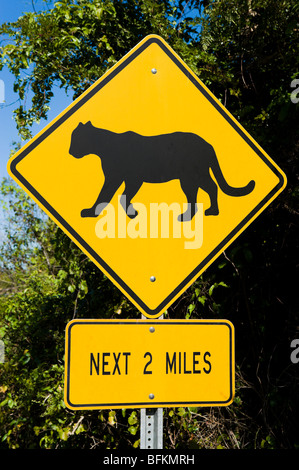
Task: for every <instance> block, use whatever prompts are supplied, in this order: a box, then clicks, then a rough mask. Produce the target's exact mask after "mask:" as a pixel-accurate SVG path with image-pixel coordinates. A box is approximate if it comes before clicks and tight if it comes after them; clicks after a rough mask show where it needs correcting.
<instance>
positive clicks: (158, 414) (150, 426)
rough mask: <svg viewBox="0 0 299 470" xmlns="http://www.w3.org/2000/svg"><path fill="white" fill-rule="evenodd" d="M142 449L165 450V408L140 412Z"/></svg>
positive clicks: (147, 409) (143, 409) (145, 409)
mask: <svg viewBox="0 0 299 470" xmlns="http://www.w3.org/2000/svg"><path fill="white" fill-rule="evenodd" d="M140 449H163V408H142V409H141V410H140Z"/></svg>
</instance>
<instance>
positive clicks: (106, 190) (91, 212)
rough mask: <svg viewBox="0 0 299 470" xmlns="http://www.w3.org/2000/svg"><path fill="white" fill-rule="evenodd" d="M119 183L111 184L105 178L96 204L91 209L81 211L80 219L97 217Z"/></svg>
mask: <svg viewBox="0 0 299 470" xmlns="http://www.w3.org/2000/svg"><path fill="white" fill-rule="evenodd" d="M121 183H122V182H121V181H118V182H116V181H114V182H113V181H111V180H108V179H107V178H106V180H105V182H104V184H103V187H102V189H101V192H100V194H99V196H98V198H97V200H96V202H95V203H94V205H93V206H92V207H89V208H87V209H83V210H82V211H81V217H98V216H99V215H100V214H101V212H102V211H103V209H104V208H105V207H106V206H107V204H109V202H110V201H111V199H112V197H113V196H114V194H115V192H116V191H117V189H118V188H119V186H120V185H121Z"/></svg>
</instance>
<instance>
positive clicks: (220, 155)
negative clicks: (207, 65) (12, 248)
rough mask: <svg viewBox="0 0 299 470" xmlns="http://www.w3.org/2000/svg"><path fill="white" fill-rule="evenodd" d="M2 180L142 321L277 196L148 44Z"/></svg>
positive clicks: (234, 132) (193, 83)
mask: <svg viewBox="0 0 299 470" xmlns="http://www.w3.org/2000/svg"><path fill="white" fill-rule="evenodd" d="M8 171H9V174H10V175H11V176H12V178H14V179H15V180H16V181H17V182H18V183H19V184H20V186H21V187H22V188H23V189H24V190H25V191H26V192H27V193H28V194H30V195H31V196H32V198H33V199H34V200H35V201H36V202H37V203H38V204H39V205H40V206H41V207H42V208H43V209H44V210H45V212H46V213H47V214H48V215H49V216H50V217H52V219H54V221H55V222H56V223H57V224H58V225H59V226H60V227H61V228H62V229H63V230H64V231H65V232H66V233H67V234H68V235H69V236H70V238H71V239H72V240H73V241H74V242H75V243H77V245H78V246H79V247H80V248H81V249H82V250H83V252H85V253H86V254H87V255H88V256H89V257H90V258H91V259H92V260H93V261H94V263H95V264H96V265H97V266H98V267H99V268H100V269H101V270H102V271H103V272H104V273H105V274H106V275H107V276H108V278H110V280H111V281H113V282H114V283H115V284H116V285H117V286H118V288H119V289H120V290H121V291H122V292H123V293H124V294H125V295H126V296H127V297H128V298H129V299H130V300H131V301H132V302H133V304H134V305H135V306H136V307H137V308H138V309H139V310H140V311H141V313H142V314H144V315H145V316H146V317H148V318H158V317H159V316H160V315H161V314H162V313H163V312H164V311H165V310H166V309H167V308H168V307H169V306H170V305H171V304H172V303H173V302H174V301H175V299H177V298H178V297H179V296H180V295H181V294H182V293H183V291H184V290H186V289H187V288H188V287H189V286H190V285H191V284H192V283H193V282H194V281H195V280H196V278H197V277H198V276H199V275H200V274H201V273H202V272H203V271H204V270H205V269H206V268H207V267H208V266H209V265H210V264H211V263H212V262H213V261H214V260H215V259H216V258H217V257H218V256H219V255H220V254H221V253H222V252H223V251H224V250H225V248H227V247H228V246H229V245H230V244H231V243H232V242H233V241H234V240H235V239H236V237H237V236H238V235H240V233H241V232H242V231H243V230H244V229H246V227H247V226H248V225H249V224H250V223H251V222H252V221H253V220H254V219H255V218H256V217H257V216H258V215H259V214H260V213H261V211H262V210H264V209H265V208H266V207H267V206H268V204H270V203H271V201H272V200H273V199H274V198H275V197H276V196H277V195H278V194H279V193H280V192H281V191H282V190H283V188H284V187H285V185H286V178H285V175H284V174H283V172H282V171H281V170H280V169H279V168H278V166H277V165H276V164H275V163H274V162H273V160H272V159H271V158H270V157H269V156H268V155H267V154H266V153H265V152H264V151H263V149H262V148H261V147H260V146H259V145H258V144H257V143H256V142H255V141H254V140H253V139H252V137H251V136H250V135H249V134H248V133H247V132H246V130H245V129H243V127H242V126H241V125H240V124H239V123H238V121H237V120H236V119H235V118H234V117H233V116H232V115H231V114H230V113H229V112H228V111H227V110H226V108H225V107H224V106H223V105H222V104H221V103H220V102H219V101H218V100H217V99H216V98H215V97H214V96H213V94H212V93H211V92H210V91H209V90H208V89H207V88H206V86H205V85H204V84H203V83H202V82H201V81H200V80H199V79H198V78H197V77H196V75H195V74H194V73H193V72H192V71H191V70H190V69H189V68H188V67H187V65H186V64H185V63H184V62H183V61H182V60H181V59H180V57H178V55H177V54H176V53H175V52H174V51H173V50H172V49H171V48H170V47H169V46H168V45H167V43H166V42H165V41H164V40H163V39H161V38H160V37H158V36H154V35H151V36H147V37H146V38H144V39H143V40H142V41H141V42H140V43H139V44H138V45H137V46H136V47H135V48H134V49H132V50H131V51H130V52H129V53H128V54H127V55H126V56H125V57H123V58H122V59H121V60H120V61H119V62H118V63H117V64H116V65H115V66H114V67H112V68H111V69H110V70H108V72H107V73H105V74H104V75H103V76H102V77H101V78H100V79H99V80H98V81H97V82H95V83H94V84H93V85H92V86H91V87H90V88H89V89H88V90H86V91H85V92H84V93H83V94H82V95H81V96H80V97H79V98H78V99H77V100H75V101H74V102H73V103H72V104H71V105H70V106H69V107H68V108H67V109H66V110H65V111H64V112H62V113H61V114H60V115H59V116H58V117H57V118H56V119H55V120H54V121H52V122H51V123H50V124H49V125H48V126H46V127H45V129H44V130H43V131H41V132H40V133H39V134H38V135H37V136H36V137H35V138H33V139H32V140H31V141H30V142H29V143H27V145H25V146H24V147H23V148H22V149H21V150H20V151H19V152H18V153H17V154H16V155H15V156H14V157H13V158H12V159H11V160H10V161H9V164H8Z"/></svg>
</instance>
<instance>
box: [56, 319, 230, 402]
mask: <svg viewBox="0 0 299 470" xmlns="http://www.w3.org/2000/svg"><path fill="white" fill-rule="evenodd" d="M65 351H66V354H65V404H66V406H67V407H68V408H71V409H74V410H76V409H82V410H84V409H104V408H110V409H114V408H158V407H177V406H227V405H230V404H231V403H232V401H233V398H234V327H233V325H232V324H231V323H230V322H229V321H227V320H155V321H154V320H143V319H140V320H73V321H71V322H70V323H68V325H67V328H66V343H65Z"/></svg>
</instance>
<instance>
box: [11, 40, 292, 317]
mask: <svg viewBox="0 0 299 470" xmlns="http://www.w3.org/2000/svg"><path fill="white" fill-rule="evenodd" d="M153 43H156V44H157V45H159V46H160V47H161V49H162V50H163V51H164V52H165V53H166V54H167V55H168V57H169V58H170V59H171V60H172V61H173V62H174V63H175V65H176V66H177V67H178V68H179V69H180V70H181V71H182V72H183V73H184V74H185V75H186V77H187V78H188V79H189V80H190V81H191V82H192V83H193V85H194V86H195V87H196V88H197V89H198V90H199V91H200V92H201V93H202V94H203V95H204V96H205V98H206V99H207V100H208V101H209V102H210V103H211V104H212V105H213V106H214V107H215V108H216V109H217V111H218V112H219V113H220V114H221V115H222V116H223V117H224V118H225V119H226V120H227V121H228V123H229V124H230V125H231V126H232V127H233V128H234V130H235V131H236V132H238V134H239V135H240V136H241V137H242V138H243V139H244V140H245V141H246V143H247V144H248V145H249V146H250V147H251V148H252V149H253V150H254V152H255V153H256V154H257V155H258V156H259V157H260V158H261V159H262V160H263V162H264V163H265V164H266V165H267V166H268V167H269V168H270V169H271V170H272V171H273V173H274V174H275V175H276V176H277V177H278V179H279V182H278V184H277V185H276V186H275V187H274V188H273V189H272V190H271V191H270V192H269V194H268V195H267V196H266V197H265V198H264V199H263V200H262V201H260V202H259V204H257V206H256V207H255V208H254V209H253V210H252V211H251V212H250V213H249V214H248V215H247V216H246V217H245V218H244V219H243V220H242V222H240V223H239V224H238V225H237V226H236V227H235V228H234V229H233V230H232V231H231V232H230V233H229V235H227V236H226V237H225V238H224V240H222V242H221V243H220V244H219V245H218V246H217V247H216V248H215V249H214V250H213V251H212V252H211V253H210V254H209V255H208V256H207V257H206V258H205V259H204V260H203V261H201V262H200V263H199V265H198V266H197V267H196V268H195V269H194V270H193V271H192V272H191V273H190V274H189V275H188V276H187V277H186V278H185V279H184V280H183V281H182V282H181V283H180V284H179V285H178V286H177V287H176V288H175V289H174V290H173V291H172V293H171V294H169V295H168V296H167V297H166V299H165V300H164V301H163V302H161V304H160V305H159V306H158V307H156V308H155V309H150V308H149V307H148V306H147V305H146V304H145V303H144V302H143V301H142V300H141V299H140V298H139V296H138V295H136V294H135V292H134V291H133V290H132V289H131V288H130V287H129V286H128V285H127V284H126V283H125V282H124V281H123V280H122V279H121V278H120V277H119V276H118V275H117V274H116V272H114V271H113V270H112V269H111V268H110V266H108V264H107V263H106V262H105V261H104V260H103V259H102V258H101V257H100V256H99V254H98V253H96V252H95V251H94V250H93V249H92V247H91V246H89V245H88V243H86V241H85V240H84V239H83V238H82V237H81V236H80V235H79V234H78V233H77V232H76V230H74V229H73V228H72V227H71V226H70V225H69V224H68V223H67V222H66V220H65V219H64V218H63V217H61V215H60V214H59V213H58V212H57V211H56V210H55V209H54V207H52V206H51V205H50V204H49V203H48V202H47V201H46V200H45V199H44V198H43V197H42V196H41V194H39V193H38V191H36V189H35V188H34V187H33V186H31V184H30V183H29V182H28V181H27V180H26V179H25V178H24V177H23V176H22V175H21V174H20V173H19V171H18V170H17V165H18V163H19V162H20V161H21V160H23V158H25V157H26V155H28V154H29V153H30V152H31V151H32V150H33V149H34V148H36V147H37V146H38V145H39V144H40V143H41V142H42V141H43V140H45V139H46V138H47V137H48V136H49V135H50V134H51V133H52V132H53V131H55V130H56V129H57V128H58V127H59V126H60V125H61V124H62V123H63V122H64V121H66V120H67V119H68V118H69V116H71V115H72V114H73V113H74V112H76V111H77V110H78V109H79V108H80V107H81V106H83V105H84V103H86V102H87V101H88V100H90V99H91V98H92V97H93V96H94V95H95V94H96V93H98V92H99V91H100V90H101V88H103V87H104V86H105V85H106V84H107V83H109V81H110V80H112V79H113V78H114V77H115V76H116V75H117V74H118V73H120V72H121V71H122V70H123V69H124V68H125V67H126V66H127V65H128V64H129V63H130V62H132V61H133V60H134V59H135V58H136V57H137V56H138V55H139V54H141V53H142V52H143V51H144V50H145V49H146V48H147V47H149V46H150V45H151V44H153ZM10 169H11V172H12V174H13V175H14V176H15V177H16V178H17V179H18V180H19V181H20V182H21V183H22V184H23V185H24V186H25V187H26V188H27V189H28V190H29V191H30V193H31V194H32V195H33V196H34V197H35V198H36V199H37V200H38V201H39V202H40V203H41V204H42V205H43V206H44V207H45V208H46V209H47V210H48V211H49V213H50V214H52V215H53V217H54V218H55V219H56V220H57V221H58V222H59V223H60V224H61V225H62V226H63V227H64V229H65V230H66V232H67V233H69V234H71V235H72V236H73V237H74V239H75V240H76V241H77V242H78V243H79V245H80V246H82V247H83V248H84V249H85V250H86V251H87V252H88V253H89V255H90V257H91V258H92V259H93V260H95V261H96V262H97V263H98V264H99V265H100V266H101V267H102V268H103V269H104V270H105V271H106V272H107V273H108V274H109V275H110V276H111V277H112V279H114V281H115V282H116V283H117V284H118V285H119V286H120V287H121V288H122V289H123V290H124V291H125V292H126V293H127V294H128V295H129V296H130V297H131V298H132V299H133V300H134V301H135V302H136V304H137V305H139V307H140V308H141V309H142V310H143V311H144V312H146V314H147V315H149V316H152V317H154V316H156V315H158V314H159V313H161V312H163V311H164V309H165V307H166V305H168V303H170V302H171V301H172V299H173V298H174V297H175V296H176V295H177V294H178V293H179V292H180V291H182V290H183V289H184V287H185V286H186V285H187V284H188V283H189V282H190V281H191V280H192V279H193V278H194V277H195V276H196V275H197V274H198V273H199V272H200V271H201V270H202V269H203V268H204V267H205V266H206V265H207V264H208V263H209V262H210V261H211V260H212V259H213V258H214V256H216V255H217V254H218V253H219V254H220V252H221V250H222V249H223V248H224V246H225V245H226V244H227V243H228V242H229V241H230V240H231V239H232V238H233V237H234V236H235V235H236V234H237V233H238V232H239V231H240V230H242V228H243V227H244V226H245V225H246V224H247V223H248V222H249V221H250V220H251V219H252V218H253V217H254V216H255V215H256V214H257V213H258V212H259V211H260V210H261V209H262V208H263V206H265V205H266V204H267V202H268V201H269V200H270V199H271V198H272V197H273V196H274V195H275V194H276V193H277V192H278V191H279V190H280V189H281V188H282V186H283V184H284V177H283V176H282V174H281V173H280V171H279V170H278V169H277V168H276V167H275V166H274V165H273V164H272V163H271V161H269V160H268V159H267V157H266V156H265V155H264V154H263V152H261V151H260V149H259V148H258V147H257V146H256V145H255V143H254V142H253V141H252V140H251V139H250V138H249V137H248V136H247V135H246V134H245V133H244V132H243V130H242V129H241V128H240V127H239V126H238V125H237V124H236V123H235V121H234V120H233V119H231V117H230V116H229V115H228V114H227V113H226V112H225V111H224V110H223V108H222V107H221V106H220V104H219V102H217V100H216V99H214V98H213V97H212V96H211V95H210V94H209V93H208V92H207V91H206V90H205V88H204V87H203V86H202V85H201V83H200V82H199V81H197V80H196V79H195V78H194V76H193V75H192V74H191V73H190V72H189V71H188V70H187V69H186V68H185V66H184V65H183V64H182V62H180V60H178V58H177V57H176V56H175V55H174V54H173V53H172V52H171V50H169V49H168V47H166V45H165V44H164V43H163V42H162V41H161V40H160V39H159V38H157V37H150V38H149V39H148V40H146V41H145V42H144V43H143V44H141V45H140V47H139V48H137V49H136V50H135V51H134V52H132V54H130V55H129V57H127V59H125V60H124V61H123V62H122V63H121V64H119V66H116V68H115V69H114V70H112V71H111V73H109V74H108V76H107V77H106V78H104V79H103V80H101V81H100V82H99V83H98V85H96V86H95V87H94V88H92V90H90V91H89V92H87V94H86V95H84V96H83V97H82V98H81V99H80V98H79V99H78V101H77V102H75V104H74V105H73V106H72V107H71V108H70V109H69V110H68V111H66V112H65V113H64V114H63V115H62V116H61V117H60V118H59V119H57V121H56V122H54V123H53V124H52V125H51V126H50V127H49V128H48V129H46V130H45V132H43V133H42V134H41V135H40V136H39V137H38V138H37V139H36V140H34V141H33V142H32V143H31V144H30V145H28V147H27V148H26V149H24V150H23V152H21V153H20V154H19V155H18V156H17V157H16V158H15V159H14V160H12V162H11V166H10Z"/></svg>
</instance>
